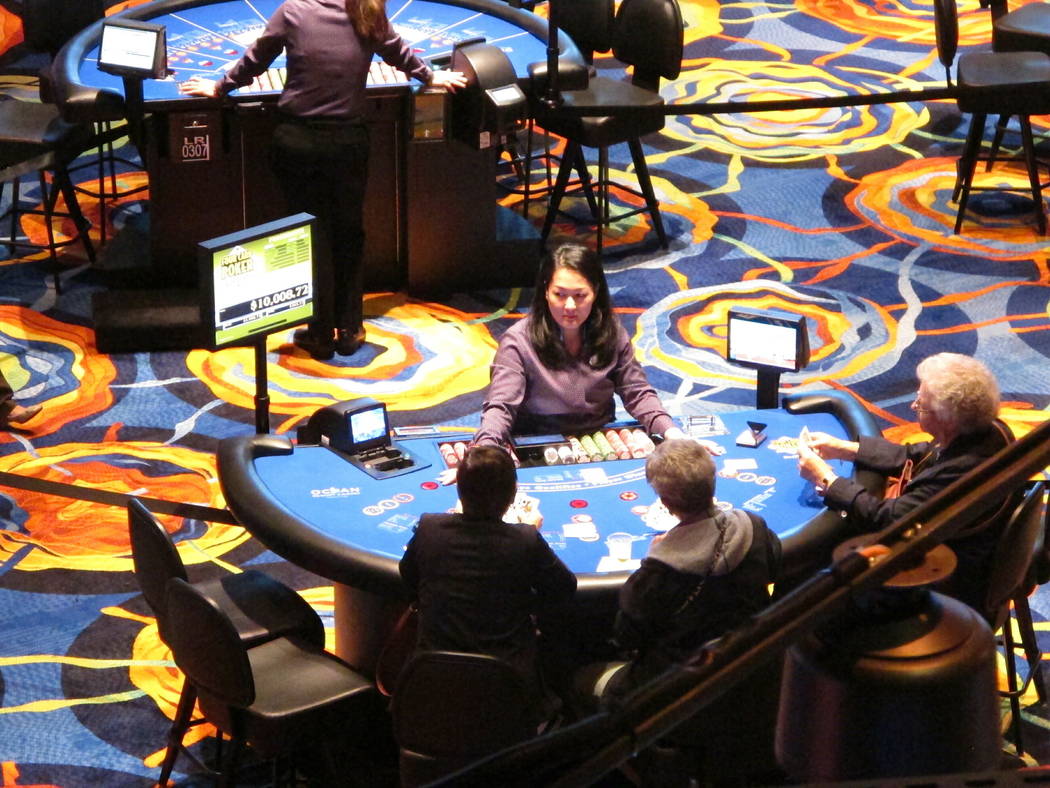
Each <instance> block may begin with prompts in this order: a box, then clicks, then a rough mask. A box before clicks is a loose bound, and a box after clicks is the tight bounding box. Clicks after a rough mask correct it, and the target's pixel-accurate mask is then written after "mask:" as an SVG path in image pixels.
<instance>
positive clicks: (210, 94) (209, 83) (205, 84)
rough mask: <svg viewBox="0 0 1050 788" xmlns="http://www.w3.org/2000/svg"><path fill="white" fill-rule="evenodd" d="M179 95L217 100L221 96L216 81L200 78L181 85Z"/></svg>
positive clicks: (188, 80)
mask: <svg viewBox="0 0 1050 788" xmlns="http://www.w3.org/2000/svg"><path fill="white" fill-rule="evenodd" d="M179 93H182V94H183V95H186V96H204V97H205V98H217V97H218V95H219V83H218V82H216V81H215V80H214V79H205V78H204V77H200V76H196V77H190V78H189V79H187V80H186V81H185V82H180V83H179Z"/></svg>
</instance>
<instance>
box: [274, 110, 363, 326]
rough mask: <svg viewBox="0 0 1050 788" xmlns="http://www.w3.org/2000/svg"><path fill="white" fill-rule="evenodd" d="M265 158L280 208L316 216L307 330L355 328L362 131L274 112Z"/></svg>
mask: <svg viewBox="0 0 1050 788" xmlns="http://www.w3.org/2000/svg"><path fill="white" fill-rule="evenodd" d="M270 164H271V166H272V167H273V171H274V174H275V175H276V176H277V180H278V182H279V183H280V186H281V191H282V192H283V193H284V199H285V204H286V207H287V209H288V212H289V213H298V212H300V211H305V212H306V213H310V214H313V215H314V216H316V217H317V219H318V222H317V225H316V226H317V230H318V233H319V237H318V242H317V243H316V244H315V247H314V248H315V249H316V251H317V254H316V256H315V258H314V259H315V263H314V310H315V311H314V319H313V320H312V321H311V323H310V328H311V331H312V332H313V333H315V334H316V335H317V336H319V337H330V336H331V335H332V330H333V329H335V328H340V329H346V330H348V331H350V332H351V333H353V332H356V331H357V330H358V329H360V328H361V326H362V321H363V317H364V316H363V312H362V298H363V296H364V293H363V289H364V276H363V273H364V272H363V267H362V253H363V250H364V244H365V231H364V216H363V214H364V199H365V186H366V184H367V181H368V130H367V129H366V128H365V125H364V123H358V122H345V123H344V122H336V121H331V120H317V121H311V120H307V119H303V118H282V120H281V121H280V122H279V123H278V125H277V127H276V128H275V129H274V135H273V142H272V144H271V147H270Z"/></svg>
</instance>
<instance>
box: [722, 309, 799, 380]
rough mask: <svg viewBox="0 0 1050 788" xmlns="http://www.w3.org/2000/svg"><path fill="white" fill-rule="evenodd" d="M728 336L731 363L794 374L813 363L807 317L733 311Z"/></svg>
mask: <svg viewBox="0 0 1050 788" xmlns="http://www.w3.org/2000/svg"><path fill="white" fill-rule="evenodd" d="M728 334H729V341H728V349H727V352H726V358H727V359H728V360H729V361H735V362H736V363H738V364H746V365H748V366H761V367H773V368H774V369H780V370H789V371H792V372H797V371H798V370H799V369H801V368H802V367H803V366H804V365H805V364H808V363H809V341H808V337H807V336H806V320H805V318H804V317H800V316H786V317H783V318H781V317H777V316H774V315H770V314H762V313H757V312H747V311H742V310H730V311H729V330H728Z"/></svg>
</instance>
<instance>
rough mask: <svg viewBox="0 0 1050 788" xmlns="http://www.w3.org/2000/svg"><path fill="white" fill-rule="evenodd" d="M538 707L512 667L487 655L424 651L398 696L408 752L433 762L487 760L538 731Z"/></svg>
mask: <svg viewBox="0 0 1050 788" xmlns="http://www.w3.org/2000/svg"><path fill="white" fill-rule="evenodd" d="M532 708H533V703H532V700H531V699H530V698H529V696H528V692H527V690H526V687H525V682H524V680H523V679H522V677H521V676H520V675H519V674H518V673H517V671H515V670H514V668H512V667H511V666H510V665H509V664H507V663H506V662H504V661H503V660H501V659H498V658H497V657H493V656H489V655H487V654H465V653H461V652H456V651H422V652H420V653H418V654H416V655H415V656H414V657H413V658H412V659H411V660H410V661H409V663H408V665H406V666H405V669H404V671H402V673H401V678H400V680H399V681H398V684H397V689H396V691H395V692H394V698H393V704H392V706H391V713H392V715H393V719H394V736H395V738H396V739H397V742H398V745H399V746H400V747H401V748H402V750H411V751H412V752H415V753H419V754H421V755H424V756H430V757H433V758H458V757H462V756H481V755H487V754H489V753H492V752H495V751H496V750H499V749H501V748H503V747H506V746H509V745H511V744H515V743H517V742H520V741H524V740H525V739H527V738H529V736H531V735H532V734H533V733H535V727H534V723H533V722H532V719H533V714H532Z"/></svg>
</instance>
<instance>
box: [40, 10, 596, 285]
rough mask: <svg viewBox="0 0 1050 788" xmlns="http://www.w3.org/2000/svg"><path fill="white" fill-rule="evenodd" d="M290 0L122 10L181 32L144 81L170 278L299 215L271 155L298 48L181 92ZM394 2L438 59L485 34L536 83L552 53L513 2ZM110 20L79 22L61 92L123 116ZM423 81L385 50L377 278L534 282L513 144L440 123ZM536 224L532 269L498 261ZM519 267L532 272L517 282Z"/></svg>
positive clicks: (372, 113)
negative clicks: (219, 95) (210, 250)
mask: <svg viewBox="0 0 1050 788" xmlns="http://www.w3.org/2000/svg"><path fill="white" fill-rule="evenodd" d="M278 5H279V0H219V1H218V2H215V1H214V0H212V1H209V0H155V2H151V3H146V4H144V5H141V6H136V7H134V8H131V9H128V10H126V11H123V12H121V13H120V14H118V15H116V17H126V18H129V19H135V20H142V21H149V22H152V23H156V24H161V25H164V27H165V31H166V39H167V52H168V68H169V72H170V73H169V75H168V77H167V78H165V79H161V80H152V79H151V80H146V81H145V82H144V83H143V86H142V94H143V104H144V107H143V108H144V112H145V122H144V129H145V133H144V134H143V137H144V143H143V144H144V147H145V151H143V159H144V161H145V163H146V168H147V171H148V174H149V179H150V206H149V234H150V263H151V266H152V268H153V269H154V272H155V273H156V275H157V281H160V282H164V283H166V284H170V285H172V286H185V287H190V288H192V287H194V286H195V284H196V278H197V266H196V256H195V253H196V244H197V243H198V242H200V241H202V240H206V239H209V238H214V237H216V236H219V235H223V234H225V233H228V232H233V231H235V230H238V229H243V228H244V227H250V226H253V225H256V224H261V223H263V222H266V221H270V220H272V219H275V218H279V217H280V215H281V214H282V213H283V210H282V208H281V200H280V199H279V196H278V190H277V187H276V184H275V183H274V180H273V177H272V175H271V174H270V172H269V166H268V164H267V157H266V149H267V145H268V142H269V139H270V133H271V131H272V128H273V125H274V123H275V122H276V118H275V115H276V113H275V111H274V107H275V104H276V99H277V96H278V95H279V93H280V90H281V87H282V85H283V69H284V56H283V54H282V55H281V56H280V57H279V58H278V59H277V60H276V61H274V63H273V64H272V66H271V68H270V69H269V70H268V71H267V72H266V73H265V74H263V75H262V76H261V77H260V78H258V79H256V81H255V82H254V83H253V84H252V85H249V86H247V87H244V88H241V89H239V90H236V91H234V92H233V93H231V94H230V96H229V97H227V98H226V99H224V100H223V101H222V102H221V103H220V102H218V101H216V100H213V99H202V98H200V97H192V96H182V95H180V94H179V92H178V84H179V83H180V82H183V81H185V80H187V79H189V78H190V77H191V76H194V75H200V76H204V77H207V78H213V79H214V78H218V77H219V76H221V75H222V74H223V73H224V72H225V71H226V70H227V69H229V68H230V66H232V65H233V64H234V63H235V62H236V61H237V60H238V59H239V57H240V56H241V55H242V54H243V53H244V50H245V49H246V48H247V47H248V46H249V45H250V44H251V42H252V41H254V40H255V38H257V37H258V35H259V34H260V33H261V32H262V30H263V29H264V27H265V24H266V20H267V19H268V17H269V16H270V15H271V14H272V13H273V11H274V10H275V9H276V8H277V6H278ZM387 13H388V16H389V18H390V19H391V21H392V23H393V24H394V27H395V28H396V29H397V31H398V32H399V33H400V34H401V35H402V37H403V38H404V39H405V40H406V41H407V42H409V44H410V45H411V46H412V47H413V48H414V49H415V51H416V52H417V54H419V55H420V56H421V57H422V58H423V59H424V60H425V61H427V62H428V63H429V64H431V65H433V66H443V65H445V64H446V63H447V62H448V60H449V59H450V56H451V53H452V49H453V47H454V45H455V44H457V43H462V42H464V41H473V40H478V39H482V40H484V42H485V43H486V44H489V45H491V46H493V47H497V48H498V49H499V50H501V51H502V52H503V53H504V54H505V55H506V57H507V59H508V60H509V61H510V63H511V65H512V66H513V69H514V72H515V74H516V76H517V79H518V81H519V83H520V84H521V85H523V86H524V87H526V88H527V87H528V67H529V65H530V64H531V63H536V62H541V61H545V60H546V59H547V22H546V19H544V18H542V17H539V16H537V15H535V14H533V13H531V12H528V11H524V10H522V9H519V8H512V7H511V6H509V5H507V4H506V3H503V2H497V1H496V0H390V1H389V2H388V5H387ZM113 18H115V17H107V20H109V19H113ZM103 21H106V20H100V21H98V22H96V23H95V24H93V25H91V26H89V27H88V28H86V29H84V30H83V31H81V32H80V33H79V34H77V35H76V36H75V37H74V38H73V39H71V40H70V41H69V42H68V43H67V45H66V46H65V47H64V48H63V49H62V51H61V52H60V53H59V54H58V57H57V58H56V61H55V66H54V69H53V72H54V80H55V92H56V98H57V99H58V101H59V103H60V104H61V105H62V107H63V112H64V114H65V115H66V116H67V117H69V118H72V119H78V120H84V121H111V120H115V119H119V118H122V117H124V116H125V113H126V111H127V107H126V106H125V89H124V83H123V80H122V78H121V77H118V76H114V75H112V74H108V73H105V72H103V71H101V70H99V68H98V63H97V60H98V53H99V43H100V38H101V31H102V24H103ZM558 48H559V56H560V57H561V58H563V59H564V60H566V61H568V62H576V63H579V62H582V59H581V56H580V54H579V51H578V49H577V48H576V46H575V44H573V43H572V41H571V39H569V38H568V37H567V36H565V35H564V34H561V35H559V38H558ZM414 85H415V86H418V83H413V81H412V80H410V79H409V78H408V77H406V76H405V75H404V74H403V73H401V72H399V71H397V70H395V69H393V68H390V67H389V66H387V65H386V64H384V63H382V62H381V61H380V60H378V59H377V60H375V61H374V62H373V65H372V68H371V70H370V74H369V79H368V87H367V95H368V97H369V102H368V110H367V113H366V117H365V121H366V123H367V125H368V128H369V131H370V138H371V148H372V149H371V154H370V162H369V189H368V194H367V196H366V205H365V221H366V227H367V239H366V247H365V262H366V269H365V270H366V286H367V287H368V288H369V289H370V290H387V289H401V288H407V289H409V290H410V291H412V292H413V293H414V294H427V293H431V292H439V291H453V290H456V289H462V287H463V285H465V284H470V285H472V286H479V285H480V286H504V285H507V284H513V285H517V284H525V283H528V282H529V281H531V277H532V274H533V273H534V270H535V254H536V253H535V243H533V242H534V241H535V234H534V232H533V233H529V232H528V227H527V226H526V224H525V223H524V220H519V219H520V217H516V216H514V215H510V214H508V213H507V212H506V210H505V209H499V210H498V209H497V206H496V196H497V192H496V166H497V158H498V156H497V153H498V146H495V145H493V146H491V147H488V148H484V149H477V147H476V146H471V145H468V144H466V143H464V142H462V141H460V140H458V139H455V138H453V137H452V136H451V134H448V133H446V134H445V135H444V136H442V135H440V134H437V135H436V136H431V134H430V132H431V131H433V128H434V124H435V120H434V117H433V113H434V104H433V102H431V103H429V104H427V105H426V110H425V111H424V110H418V111H417V108H416V102H415V95H416V92H415V91H414V89H413V87H414ZM448 111H449V112H451V111H453V110H452V109H449V110H448ZM446 125H449V124H446ZM505 214H506V215H505ZM501 238H505V239H508V240H506V241H505V242H502V243H501V240H500V239H501ZM523 238H524V240H527V241H528V242H529V245H528V251H527V252H524V251H522V252H519V253H518V256H519V257H522V259H521V261H520V262H519V263H518V267H517V268H515V266H514V265H505V264H504V265H500V266H493V265H491V261H492V260H493V259H501V256H502V259H503V260H504V261H506V260H507V259H508V254H510V256H511V258H512V259H513V258H514V254H513V252H508V248H509V247H512V248H513V250H518V249H521V248H523V247H524V244H523V243H522V242H521V241H522V239H523ZM508 277H509V278H511V279H520V280H522V281H512V282H508V281H505V280H507V279H508Z"/></svg>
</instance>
